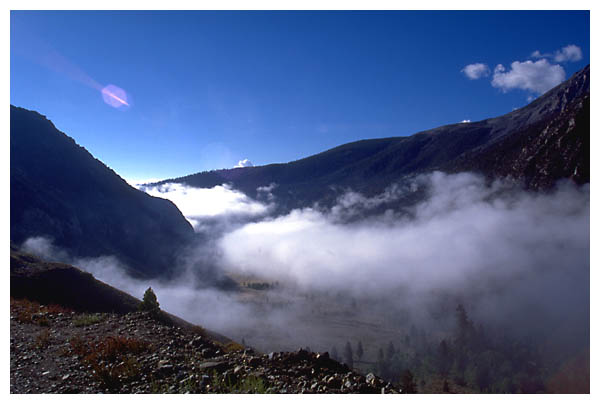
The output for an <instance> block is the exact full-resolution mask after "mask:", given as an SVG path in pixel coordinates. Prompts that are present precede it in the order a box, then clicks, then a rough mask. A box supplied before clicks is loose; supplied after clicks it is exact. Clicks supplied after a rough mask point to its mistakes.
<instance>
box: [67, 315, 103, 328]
mask: <svg viewBox="0 0 600 404" xmlns="http://www.w3.org/2000/svg"><path fill="white" fill-rule="evenodd" d="M102 320H103V317H102V316H99V315H98V314H83V315H81V316H79V317H77V318H75V319H74V320H73V325H74V326H75V327H84V326H88V325H92V324H98V323H100V322H101V321H102Z"/></svg>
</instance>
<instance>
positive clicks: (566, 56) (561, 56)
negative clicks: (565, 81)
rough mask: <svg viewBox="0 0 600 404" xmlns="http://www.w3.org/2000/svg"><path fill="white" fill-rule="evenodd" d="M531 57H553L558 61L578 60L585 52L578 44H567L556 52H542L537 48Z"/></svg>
mask: <svg viewBox="0 0 600 404" xmlns="http://www.w3.org/2000/svg"><path fill="white" fill-rule="evenodd" d="M531 57H532V58H534V59H542V58H552V59H554V61H555V62H557V63H562V62H576V61H578V60H581V58H582V57H583V52H581V48H580V47H579V46H577V45H567V46H564V47H563V48H562V49H560V50H557V51H554V53H541V52H540V51H539V50H536V51H535V52H533V53H532V54H531Z"/></svg>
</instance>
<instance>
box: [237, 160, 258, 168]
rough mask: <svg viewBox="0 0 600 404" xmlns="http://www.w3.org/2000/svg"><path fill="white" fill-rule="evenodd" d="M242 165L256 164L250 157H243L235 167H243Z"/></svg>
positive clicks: (250, 165) (252, 165)
mask: <svg viewBox="0 0 600 404" xmlns="http://www.w3.org/2000/svg"><path fill="white" fill-rule="evenodd" d="M242 167H254V164H252V162H251V161H250V160H248V159H243V160H240V161H238V163H237V164H236V165H235V166H234V167H233V168H242Z"/></svg>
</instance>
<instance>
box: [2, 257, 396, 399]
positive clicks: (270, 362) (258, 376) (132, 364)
mask: <svg viewBox="0 0 600 404" xmlns="http://www.w3.org/2000/svg"><path fill="white" fill-rule="evenodd" d="M39 302H42V303H43V304H40V303H39ZM139 303H140V301H139V300H138V299H135V298H134V297H132V296H130V295H128V294H126V293H124V292H122V291H119V290H117V289H115V288H113V287H111V286H110V285H107V284H104V283H102V282H100V281H98V280H96V279H94V277H93V276H92V275H91V274H89V273H86V272H83V271H80V270H79V269H77V268H74V267H71V266H69V265H65V264H60V263H48V262H44V261H41V260H39V259H37V258H36V257H34V256H31V255H29V254H24V253H21V252H19V251H17V250H16V249H14V248H11V304H10V391H11V393H236V392H238V393H240V392H241V393H381V392H385V393H394V392H399V389H398V388H397V387H394V386H392V385H390V384H388V383H385V382H383V381H382V380H381V379H379V378H377V377H375V376H373V375H367V376H363V375H360V374H358V373H356V372H353V371H351V370H350V369H349V368H348V367H347V366H346V365H343V364H340V363H339V362H336V361H334V360H333V359H330V358H329V355H328V354H327V353H319V354H317V353H311V352H307V351H304V350H299V351H297V352H276V353H270V354H268V355H265V354H261V353H258V352H255V351H253V350H252V349H250V348H247V347H244V346H242V345H240V344H237V343H235V342H233V341H231V340H229V339H228V338H226V337H224V336H221V335H219V334H216V333H213V332H211V331H209V330H205V329H203V328H201V327H198V326H195V325H192V324H190V323H187V322H185V321H184V320H181V319H179V318H177V317H175V316H173V315H170V314H169V313H165V312H164V311H161V312H159V313H151V312H139V311H137V307H138V305H139Z"/></svg>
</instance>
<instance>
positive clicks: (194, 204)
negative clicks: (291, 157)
mask: <svg viewBox="0 0 600 404" xmlns="http://www.w3.org/2000/svg"><path fill="white" fill-rule="evenodd" d="M140 189H141V190H142V191H144V192H146V193H147V194H149V195H152V196H157V197H159V198H165V199H168V200H170V201H171V202H173V203H174V204H175V205H177V207H178V208H179V210H180V211H181V213H182V214H183V215H184V216H185V218H186V219H187V220H188V221H189V222H190V223H191V224H192V226H193V227H194V229H195V230H196V231H198V230H200V229H202V228H203V223H202V222H203V221H204V220H209V221H210V220H213V219H215V218H217V217H220V220H224V218H225V217H227V216H238V217H246V218H249V217H256V216H261V215H265V214H267V213H268V212H269V210H270V208H271V206H270V205H265V204H263V203H260V202H258V201H255V200H253V199H251V198H249V197H248V196H246V195H245V194H243V193H242V192H240V191H237V190H235V189H233V188H232V187H231V186H230V185H227V184H225V185H217V186H215V187H213V188H193V187H188V186H186V185H183V184H178V183H166V184H162V185H158V186H154V187H140Z"/></svg>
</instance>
